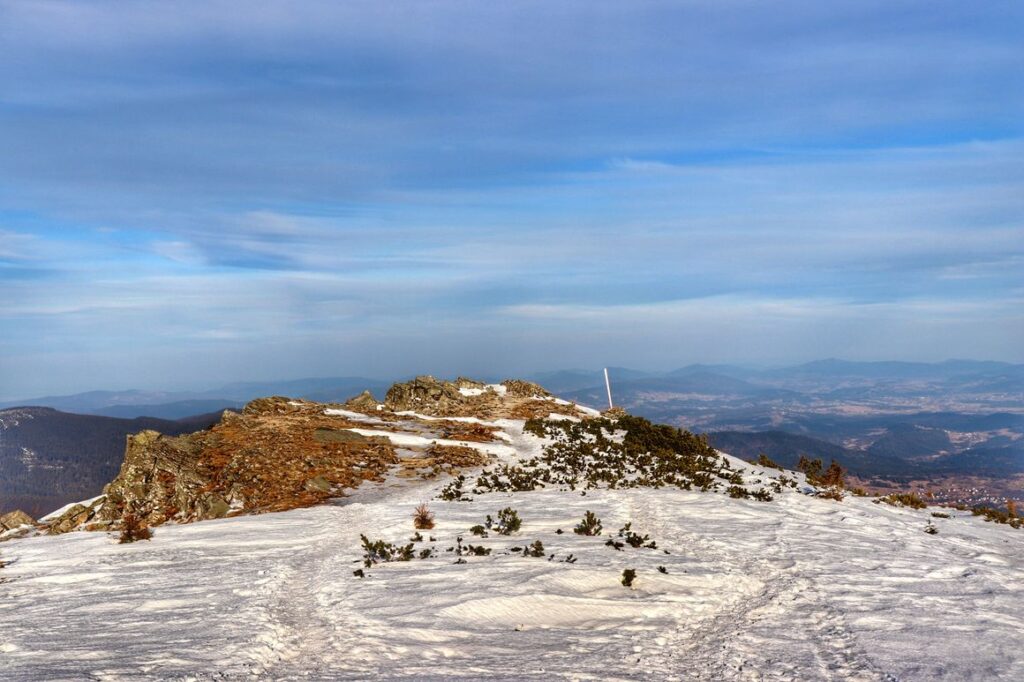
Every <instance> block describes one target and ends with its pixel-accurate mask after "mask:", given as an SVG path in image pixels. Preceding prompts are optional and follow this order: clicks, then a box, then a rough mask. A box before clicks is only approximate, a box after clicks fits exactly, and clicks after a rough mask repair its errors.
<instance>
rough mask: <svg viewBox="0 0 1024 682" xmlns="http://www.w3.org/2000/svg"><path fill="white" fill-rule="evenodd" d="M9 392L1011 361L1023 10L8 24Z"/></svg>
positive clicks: (1, 272) (5, 336)
mask: <svg viewBox="0 0 1024 682" xmlns="http://www.w3.org/2000/svg"><path fill="white" fill-rule="evenodd" d="M0 54H2V55H3V57H2V59H0V398H17V397H28V396H32V395H38V394H43V393H52V392H72V391H79V390H88V389H94V388H126V387H142V388H187V387H199V386H206V385H213V384H216V383H218V382H222V381H229V380H236V379H270V378H284V377H297V376H307V375H308V376H316V375H325V376H326V375H339V374H362V375H371V376H392V375H396V374H406V373H418V372H434V373H441V374H445V373H458V372H462V373H467V374H472V373H480V372H487V373H489V374H515V373H521V372H526V371H531V370H542V369H552V368H556V367H575V366H590V367H600V366H601V365H604V364H614V365H626V366H633V367H640V368H666V369H667V368H672V367H676V366H681V365H685V364H689V363H691V362H720V361H729V362H749V363H767V364H777V363H789V362H799V361H803V360H810V359H817V358H822V357H829V356H839V357H845V358H851V359H916V360H941V359H945V358H948V357H972V358H979V359H1002V360H1011V361H1024V305H1022V304H1024V4H1021V3H1020V2H1018V1H1016V0H1010V1H1005V2H1004V1H1000V0H991V1H989V2H984V3H965V2H941V1H934V2H901V1H899V0H884V1H880V2H871V1H870V0H858V1H856V2H839V1H830V2H810V1H801V2H771V3H767V2H761V1H759V0H758V1H754V0H751V1H740V0H706V1H705V0H691V1H685V0H680V1H677V2H671V3H660V2H642V1H631V2H600V1H595V0H580V1H579V2H575V1H567V2H550V1H548V0H545V1H543V2H516V1H513V2H500V3H496V2H444V1H441V2H422V1H417V2H408V3H404V2H387V3H382V2H377V1H372V2H345V3H338V2H333V1H331V2H322V3H321V2H299V3H294V2H261V3H252V2H245V1H242V0H239V1H237V2H229V1H218V0H212V1H211V0H201V1H198V2H186V1H182V2H173V3H171V2H166V3H158V2H142V1H139V2H91V1H88V0H70V1H68V2H55V1H49V0H33V1H27V2H19V1H15V2H11V1H9V0H0Z"/></svg>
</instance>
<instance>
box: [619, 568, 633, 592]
mask: <svg viewBox="0 0 1024 682" xmlns="http://www.w3.org/2000/svg"><path fill="white" fill-rule="evenodd" d="M634 580H636V571H635V570H634V569H632V568H627V569H625V570H623V571H622V584H623V586H625V587H633V581H634Z"/></svg>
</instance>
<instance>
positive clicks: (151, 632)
mask: <svg viewBox="0 0 1024 682" xmlns="http://www.w3.org/2000/svg"><path fill="white" fill-rule="evenodd" d="M499 421H501V422H504V424H503V427H502V428H503V429H504V431H505V433H506V435H507V437H508V440H509V442H511V444H512V445H511V446H508V445H499V444H479V443H475V444H474V443H465V444H466V445H470V446H478V447H479V446H482V445H485V446H487V447H492V448H496V447H498V448H506V449H507V450H512V453H511V454H510V453H509V452H508V451H507V450H506V451H505V452H503V455H504V456H506V457H513V456H514V457H528V456H531V455H533V454H536V452H537V451H538V450H539V448H540V444H541V441H539V439H536V438H534V437H533V436H531V435H530V434H526V433H524V432H523V431H522V422H513V421H511V420H499ZM357 431H358V432H361V433H364V435H382V436H386V437H388V438H390V439H391V440H392V441H393V442H395V443H396V444H408V445H423V444H424V443H423V441H426V442H428V443H429V442H431V441H429V439H425V438H423V437H422V436H415V434H411V433H392V432H388V431H373V430H370V429H357ZM439 442H443V441H439ZM459 444H462V443H459ZM730 462H731V463H732V464H734V465H735V466H737V467H742V468H743V469H744V477H745V478H747V479H749V480H751V481H754V480H757V479H762V480H767V479H768V478H771V477H774V476H776V475H777V474H778V472H773V471H770V470H763V469H761V468H759V467H754V466H752V465H749V464H745V463H742V462H740V461H739V460H736V459H734V458H730ZM796 478H798V479H799V480H800V481H801V482H803V478H802V477H800V476H796ZM445 482H446V481H444V480H435V481H430V482H411V481H409V480H404V481H401V482H399V481H397V480H389V482H387V483H384V484H373V485H366V486H364V487H362V488H360V489H358V490H356V491H353V492H352V494H351V495H350V496H349V497H346V498H341V499H339V500H335V501H334V502H333V503H331V504H328V505H324V506H319V507H313V508H308V509H300V510H294V511H290V512H284V513H278V514H265V515H259V516H243V517H238V518H234V519H222V520H217V521H206V522H202V523H195V524H189V525H167V526H161V527H159V528H157V529H156V532H155V535H154V538H153V540H152V541H149V542H138V543H134V544H130V545H119V544H117V542H116V538H114V536H112V535H107V534H102V533H82V532H80V533H69V534H66V535H60V536H53V537H32V538H27V539H22V540H15V541H11V542H7V543H3V544H2V545H0V554H2V556H3V559H4V560H5V561H7V562H9V563H8V565H7V566H6V568H3V569H0V578H2V579H5V580H6V582H4V580H0V622H3V623H4V624H5V627H3V628H0V653H2V656H0V678H2V679H4V680H35V679H101V680H104V679H124V678H131V679H168V678H170V679H182V678H192V679H213V678H221V677H223V678H228V679H235V678H239V677H243V676H245V677H249V676H251V677H255V678H257V679H285V680H290V679H299V678H309V679H373V678H378V677H388V678H405V679H417V680H422V679H427V680H442V679H445V680H447V679H467V680H475V679H481V678H501V679H509V678H514V679H523V680H549V679H562V680H588V679H601V680H605V679H615V680H633V679H650V680H822V679H835V680H884V679H890V680H905V681H911V680H932V679H951V680H998V679H1004V680H1014V679H1024V657H1022V655H1021V649H1020V632H1021V631H1022V628H1024V580H1022V578H1021V576H1022V575H1024V558H1022V557H1024V552H1022V549H1024V532H1021V531H1015V530H1013V529H1010V528H1008V527H1006V526H997V525H994V524H988V523H985V522H983V521H982V520H980V519H979V518H976V517H972V516H971V515H970V514H969V513H965V512H955V511H952V512H951V513H952V514H953V516H954V517H953V518H950V519H939V518H936V519H932V518H931V516H930V514H929V512H928V510H912V509H902V508H900V509H897V508H893V507H890V506H887V505H879V504H874V503H872V501H871V499H869V498H848V499H846V500H844V501H843V502H842V503H836V502H832V501H828V500H821V499H816V498H814V497H810V496H808V495H804V494H801V493H800V492H799V491H797V490H792V489H786V491H785V492H784V493H783V494H781V495H778V496H777V497H776V500H775V501H773V502H769V503H765V502H756V501H752V500H735V499H731V498H728V497H726V496H725V495H722V494H716V493H701V492H697V491H683V490H677V489H667V488H661V489H625V490H596V491H595V490H590V491H587V492H586V494H585V495H583V494H581V493H580V492H578V491H577V492H570V491H558V490H553V489H548V490H541V491H534V492H523V493H515V494H498V493H495V494H489V495H481V496H477V497H475V499H474V500H473V501H472V502H450V503H446V502H442V501H440V500H436V499H432V498H433V496H434V495H435V494H436V493H437V491H438V490H439V489H440V487H441V486H442V485H443V484H444V483H445ZM425 500H429V504H430V507H431V509H432V510H433V511H434V513H435V515H436V520H437V527H436V528H435V529H433V530H431V531H424V532H423V534H424V536H425V538H426V541H425V542H423V543H418V544H417V550H418V549H420V548H422V547H429V546H435V547H436V548H437V550H438V552H439V556H436V557H433V558H430V559H425V560H413V561H410V562H405V563H392V564H385V565H379V566H375V567H373V568H369V569H364V570H365V571H366V574H367V577H366V578H365V579H359V578H356V577H354V576H353V575H352V571H353V570H355V569H356V568H361V567H362V564H361V562H360V559H361V555H362V553H361V550H360V547H359V535H360V533H365V534H366V535H368V536H369V537H370V538H371V539H376V538H383V539H386V540H388V541H391V542H396V543H397V542H403V543H404V542H407V541H408V538H409V536H411V535H412V533H413V529H412V524H411V520H410V518H411V513H412V510H413V508H414V507H415V506H416V505H417V504H419V503H420V502H422V501H425ZM509 506H511V507H513V508H515V509H516V510H517V511H518V513H519V515H520V517H521V518H522V520H523V526H522V529H521V530H520V532H519V533H517V534H515V535H513V536H510V537H504V536H497V535H492V536H490V537H488V538H485V539H481V538H477V537H474V536H472V535H470V534H469V532H468V530H469V528H470V527H471V526H473V525H476V524H479V523H482V522H483V519H484V517H485V516H486V515H488V514H490V515H492V516H493V515H495V514H496V512H497V511H498V510H500V509H502V508H504V507H509ZM588 510H590V511H593V512H595V513H596V514H597V515H598V516H599V517H600V518H601V519H602V522H603V525H604V534H603V535H602V536H599V537H584V536H578V535H575V534H574V533H573V532H572V527H573V526H574V525H575V524H576V523H577V522H578V521H579V519H580V518H581V517H582V516H583V514H584V512H586V511H588ZM947 511H949V510H947ZM630 521H631V522H632V524H633V530H635V531H637V532H640V533H642V534H649V535H650V536H651V537H652V539H654V540H655V541H656V542H657V544H658V548H657V549H633V548H631V547H628V546H627V547H626V548H625V549H624V550H623V551H616V550H614V549H613V548H610V547H606V546H605V545H604V541H605V539H606V538H607V537H608V536H609V535H614V534H615V533H616V531H617V530H618V528H619V527H621V526H622V525H623V524H625V523H626V522H630ZM928 521H934V522H935V524H936V525H937V527H938V528H939V534H938V535H934V536H933V535H928V534H926V533H924V532H923V528H924V526H925V524H926V523H927V522H928ZM557 529H562V530H563V531H564V532H563V533H562V534H557V533H556V532H555V531H556V530H557ZM460 535H461V536H463V537H464V539H465V540H466V542H472V543H473V544H478V545H483V546H485V547H489V548H491V549H492V550H493V551H492V554H491V555H490V556H479V557H478V556H471V557H468V558H467V559H466V561H467V563H465V564H455V563H454V561H455V557H454V556H453V554H452V553H449V552H446V551H444V550H445V549H446V548H447V547H450V546H452V545H454V544H455V538H456V537H457V536H460ZM431 536H433V537H436V538H437V541H436V542H430V541H429V537H431ZM534 540H541V541H542V542H543V543H544V547H545V551H546V553H547V554H552V553H553V554H555V558H554V560H552V561H548V560H547V558H546V557H545V558H532V557H524V556H522V555H520V554H516V553H512V552H510V551H509V549H510V547H512V546H520V547H521V546H523V545H525V544H528V543H530V542H533V541H534ZM663 548H664V549H667V550H668V551H669V552H670V553H669V554H666V553H664V551H663ZM570 553H572V554H573V555H574V556H575V557H576V559H577V560H576V562H575V563H565V562H564V561H563V560H564V559H565V558H566V557H567V556H568V555H569V554H570ZM658 566H663V567H665V569H666V572H665V573H660V572H659V571H658V570H657V569H658ZM625 568H633V569H635V570H636V571H637V578H636V581H635V583H634V586H633V588H632V589H629V588H625V587H623V586H622V585H621V584H620V582H619V579H620V576H621V574H622V571H623V569H625Z"/></svg>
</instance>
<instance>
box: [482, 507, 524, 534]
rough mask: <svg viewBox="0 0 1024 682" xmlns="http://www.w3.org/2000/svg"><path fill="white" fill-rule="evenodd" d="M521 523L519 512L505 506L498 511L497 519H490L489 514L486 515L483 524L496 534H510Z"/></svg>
mask: <svg viewBox="0 0 1024 682" xmlns="http://www.w3.org/2000/svg"><path fill="white" fill-rule="evenodd" d="M522 525H523V522H522V520H521V519H520V518H519V513H518V512H516V510H515V509H513V508H512V507H505V508H504V509H502V510H501V511H499V512H498V520H497V521H495V520H494V519H492V518H491V515H490V514H488V515H487V519H486V520H485V521H484V526H486V527H487V529H488V530H493V531H494V532H495V533H497V534H498V535H511V534H512V533H515V532H516V531H518V530H519V527H520V526H522Z"/></svg>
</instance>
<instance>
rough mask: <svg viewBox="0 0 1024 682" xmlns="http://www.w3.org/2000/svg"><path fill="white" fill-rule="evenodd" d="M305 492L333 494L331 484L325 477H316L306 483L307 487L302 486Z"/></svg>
mask: <svg viewBox="0 0 1024 682" xmlns="http://www.w3.org/2000/svg"><path fill="white" fill-rule="evenodd" d="M302 487H303V489H304V490H308V491H309V492H311V493H329V492H331V482H330V481H328V480H327V479H326V478H324V477H323V476H316V477H314V478H311V479H309V480H308V481H306V483H305V485H303V486H302Z"/></svg>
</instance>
